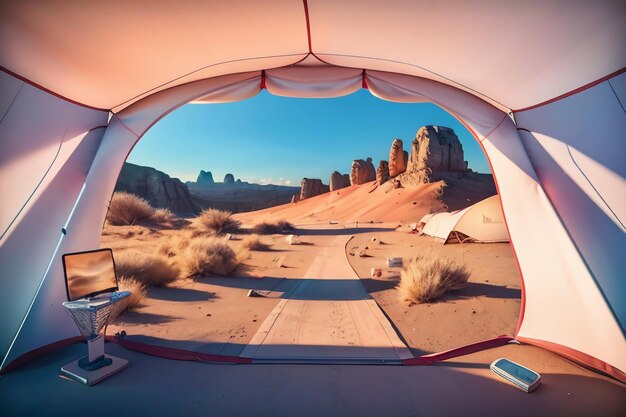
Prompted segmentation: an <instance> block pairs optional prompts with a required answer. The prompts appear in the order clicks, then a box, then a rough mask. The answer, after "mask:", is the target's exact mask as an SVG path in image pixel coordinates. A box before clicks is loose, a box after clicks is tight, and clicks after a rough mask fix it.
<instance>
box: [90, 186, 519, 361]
mask: <svg viewBox="0 0 626 417" xmlns="http://www.w3.org/2000/svg"><path fill="white" fill-rule="evenodd" d="M441 187H442V184H441V183H432V184H424V185H421V186H418V187H414V188H400V189H394V188H392V187H389V186H382V187H377V186H376V185H375V183H367V184H363V185H359V186H352V187H348V188H345V189H341V190H339V191H336V192H333V193H328V194H324V195H320V196H316V197H313V198H310V199H307V200H304V201H301V202H299V203H297V204H286V205H282V206H277V207H274V208H271V209H266V210H261V211H258V212H251V213H241V214H238V215H236V218H238V219H239V220H241V221H242V222H243V223H244V227H250V226H252V225H254V224H255V223H257V222H259V221H261V220H276V219H288V220H289V221H292V222H293V223H294V224H295V225H296V227H298V228H299V230H298V232H297V233H299V234H300V237H299V239H300V241H301V242H302V243H304V244H301V245H289V244H288V243H287V241H286V239H285V236H284V235H271V236H264V237H263V238H262V239H263V240H264V241H265V243H268V244H269V245H270V249H269V250H267V251H251V252H250V256H249V258H248V259H247V260H246V261H245V265H244V268H243V269H242V270H239V271H238V272H237V274H236V276H234V277H204V278H200V279H195V280H192V279H184V280H178V281H176V282H174V283H172V284H170V285H168V286H167V287H163V288H150V289H149V293H148V297H147V298H146V300H145V302H144V303H143V305H142V306H141V307H140V308H138V309H136V310H134V311H130V312H126V313H125V314H123V315H122V316H121V317H120V318H118V320H117V321H116V322H115V323H113V324H111V325H110V326H109V332H112V333H116V332H121V331H122V330H124V331H125V332H126V333H127V335H128V337H132V338H134V339H135V340H140V341H145V342H150V343H156V344H164V345H167V346H173V347H178V348H185V349H190V350H197V351H201V352H206V353H220V354H229V355H239V354H241V353H242V352H243V351H244V350H245V349H246V346H247V345H248V344H250V343H251V341H252V340H253V339H254V340H255V341H256V342H258V341H259V340H262V339H259V337H258V335H257V334H258V333H259V332H261V333H263V331H269V329H270V328H271V325H272V324H271V323H269V324H266V327H267V326H270V327H269V328H268V329H266V330H263V328H262V325H263V323H264V322H265V321H266V320H267V319H268V317H270V316H272V314H273V313H272V312H273V311H274V310H275V309H276V308H277V307H279V304H280V303H281V302H282V301H281V300H284V299H286V298H288V297H289V295H290V294H291V292H293V291H294V290H295V288H296V287H297V286H298V285H301V284H302V283H301V282H300V281H302V280H301V279H302V278H304V279H307V278H322V275H321V274H319V271H317V270H316V271H313V270H312V269H311V267H312V265H314V264H315V263H316V262H317V263H320V262H321V263H323V264H332V265H339V264H342V263H345V264H346V265H349V266H350V267H351V269H352V271H349V272H337V274H336V275H342V274H343V276H341V277H340V276H334V278H347V277H348V275H351V274H352V273H354V276H355V277H360V278H361V284H362V285H363V287H364V288H365V290H366V291H367V292H368V293H369V295H370V296H371V297H373V299H374V300H375V302H376V303H377V305H376V308H377V309H378V308H381V309H382V310H383V311H384V314H386V316H387V318H388V320H389V322H390V323H391V325H392V326H393V327H394V328H395V331H396V332H397V336H398V337H399V338H400V339H401V340H402V342H403V343H404V344H405V345H406V346H408V347H409V348H410V349H411V350H412V352H413V353H414V354H422V353H432V352H438V351H441V350H445V349H449V348H453V347H457V346H460V345H463V344H467V343H471V342H475V341H479V340H483V339H488V338H492V337H495V336H498V335H501V334H513V333H514V331H515V325H516V323H517V317H518V314H519V308H520V303H519V298H520V296H521V293H520V279H519V274H518V271H517V267H516V263H515V260H514V257H513V254H512V251H511V248H510V245H509V244H463V245H458V244H448V245H445V246H444V245H442V244H441V243H440V242H436V241H434V240H433V239H432V238H429V237H420V236H416V235H414V234H410V233H409V229H408V228H407V227H406V226H407V224H408V223H411V222H415V221H416V219H419V218H420V217H421V216H422V215H423V214H425V213H428V212H431V211H436V210H441V209H443V208H444V205H443V203H442V202H441V199H440V196H441ZM464 193H465V194H466V195H467V196H469V197H471V198H474V197H473V195H472V194H471V193H469V194H468V193H467V192H466V190H464ZM190 228H191V229H193V228H194V225H193V222H189V221H183V220H181V221H179V222H178V223H177V224H176V225H175V226H174V227H173V228H171V229H168V228H154V227H146V226H117V227H115V226H110V225H107V226H106V228H105V230H104V233H103V237H102V242H101V245H102V246H103V247H111V248H113V249H114V251H115V253H120V252H123V251H127V250H139V251H143V252H146V253H150V252H154V251H155V250H156V248H157V247H158V246H159V244H160V243H162V242H165V241H167V240H168V239H171V238H172V237H174V236H175V235H176V234H177V233H181V232H182V231H183V230H186V229H190ZM245 233H246V231H245V230H244V231H243V232H242V234H240V235H234V237H233V239H235V240H231V241H229V244H230V245H231V246H232V247H233V248H235V249H237V248H238V247H239V245H240V244H241V243H240V242H241V240H240V239H241V238H243V237H245ZM337 237H345V239H344V240H341V242H339V240H337ZM373 238H376V239H378V240H379V241H382V242H383V243H382V244H370V242H371V240H372V239H373ZM346 242H347V243H346ZM365 246H368V247H369V249H367V250H366V251H365V252H366V254H367V257H360V256H358V253H359V252H361V251H362V249H363V248H364V247H365ZM329 248H330V252H328V249H329ZM329 254H330V255H329ZM337 254H340V257H339V258H337V257H336V255H337ZM351 254H353V255H351ZM418 254H419V255H427V256H444V257H448V258H453V259H457V260H459V261H461V262H462V263H463V264H465V265H466V266H467V267H468V268H469V270H470V271H471V272H472V275H471V278H470V283H469V285H468V286H467V288H465V289H463V290H460V291H456V292H453V293H450V295H448V296H446V297H445V298H444V299H443V300H441V301H440V302H437V303H430V304H421V305H409V304H408V303H407V302H404V301H400V300H398V295H397V290H396V289H395V286H396V284H397V279H394V278H393V277H391V279H385V278H384V277H383V278H381V279H372V278H371V274H370V270H371V268H381V267H384V266H385V259H386V257H388V256H400V257H403V258H406V259H408V258H411V257H413V256H415V255H418ZM331 255H332V256H331ZM346 259H347V262H346ZM329 268H331V269H330V270H332V267H329ZM336 270H337V271H342V270H341V269H336ZM396 272H397V271H396ZM316 274H317V275H316ZM311 275H315V276H311ZM327 275H328V274H327ZM331 275H332V274H331ZM392 275H393V274H392ZM395 275H397V273H396V274H395ZM250 289H255V290H260V291H262V292H263V295H264V297H247V293H248V291H249V290H250ZM337 291H338V292H341V289H338V290H337ZM346 291H347V290H346ZM325 297H326V298H327V299H328V295H326V296H325ZM332 297H335V298H336V299H335V302H340V301H346V300H345V299H342V298H341V297H342V294H334V295H332ZM332 297H331V298H330V299H331V300H332ZM320 301H321V300H320ZM298 308H299V307H298ZM316 308H318V307H316ZM343 308H345V306H344V307H343ZM280 309H282V305H281V306H280V308H279V310H280ZM287 311H288V310H286V312H285V313H284V314H286V315H288V313H287ZM298 311H299V310H298ZM316 311H317V310H316ZM320 311H321V310H320ZM294 314H296V315H298V314H301V315H302V316H303V318H302V320H305V318H306V317H305V316H306V314H304V313H298V312H296V313H294ZM308 314H313V313H312V312H309V313H308ZM324 314H326V313H320V317H323V315H324ZM336 314H337V315H336V316H328V317H326V319H321V318H320V321H321V322H323V320H327V321H328V320H335V319H336V320H343V319H345V320H348V322H349V323H348V324H347V325H346V326H344V327H345V328H344V329H338V330H337V331H338V332H340V333H342V334H344V335H345V333H346V332H347V333H350V332H351V331H353V330H354V329H356V327H354V328H353V326H355V325H352V324H350V323H356V322H358V320H359V319H357V320H356V321H354V318H353V317H352V316H353V314H352V313H350V312H348V313H346V315H347V316H346V317H347V318H345V317H343V316H341V314H343V313H336ZM298 320H299V319H298ZM309 322H310V320H309ZM294 323H296V324H295V325H296V326H300V325H301V324H298V322H297V320H296V321H295V322H294ZM289 325H290V324H285V326H289ZM281 331H282V330H281ZM284 331H288V330H284ZM354 331H355V332H356V333H358V330H354ZM255 335H257V337H256V338H255ZM298 338H299V336H298V335H295V336H293V339H294V340H297V339H298ZM318 338H319V340H320V341H321V340H322V339H323V336H322V335H320V336H319V337H318ZM305 339H306V338H305ZM305 339H302V340H305ZM278 340H284V338H282V339H281V338H279V339H278ZM306 340H307V343H308V344H309V345H311V344H315V341H314V340H312V339H310V338H309V339H306ZM329 340H331V341H332V343H335V344H338V345H341V343H343V342H342V341H341V340H340V339H336V340H335V339H333V338H332V337H331V339H329ZM329 343H331V342H329V341H327V342H326V344H327V345H328V344H329ZM332 343H331V344H332ZM346 343H348V342H346ZM350 343H352V344H353V345H355V344H357V345H358V344H359V343H361V342H359V341H354V340H353V341H351V342H350ZM368 343H369V342H368ZM368 343H365V342H363V345H364V346H365V347H367V346H370V344H371V343H374V342H371V343H370V344H368Z"/></svg>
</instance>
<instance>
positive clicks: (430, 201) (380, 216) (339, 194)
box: [236, 181, 445, 224]
mask: <svg viewBox="0 0 626 417" xmlns="http://www.w3.org/2000/svg"><path fill="white" fill-rule="evenodd" d="M442 186H443V181H439V182H435V183H431V184H424V185H420V186H417V187H412V188H398V189H394V188H393V187H391V184H383V185H382V186H380V187H378V186H377V185H376V183H375V182H369V183H366V184H361V185H353V186H351V187H347V188H343V189H341V190H337V191H332V192H330V193H326V194H321V195H318V196H315V197H311V198H308V199H306V200H303V201H300V202H298V203H290V204H283V205H281V206H276V207H272V208H269V209H265V210H259V211H255V212H251V213H241V214H237V215H236V217H237V218H238V219H239V220H241V221H243V222H256V221H260V220H273V219H287V220H289V221H291V222H293V223H299V224H307V223H318V222H320V221H330V220H336V221H340V222H343V223H352V222H357V221H358V222H414V221H417V220H419V219H420V218H421V217H422V216H423V215H424V214H426V213H430V212H431V211H440V210H443V209H444V208H445V207H444V205H443V203H442V202H441V201H440V199H439V198H438V193H439V192H440V190H441V187H442Z"/></svg>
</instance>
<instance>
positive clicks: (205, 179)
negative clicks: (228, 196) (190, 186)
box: [196, 170, 215, 185]
mask: <svg viewBox="0 0 626 417" xmlns="http://www.w3.org/2000/svg"><path fill="white" fill-rule="evenodd" d="M196 182H197V183H198V184H210V185H213V184H215V181H214V180H213V174H211V171H204V170H201V171H200V174H198V179H197V180H196Z"/></svg>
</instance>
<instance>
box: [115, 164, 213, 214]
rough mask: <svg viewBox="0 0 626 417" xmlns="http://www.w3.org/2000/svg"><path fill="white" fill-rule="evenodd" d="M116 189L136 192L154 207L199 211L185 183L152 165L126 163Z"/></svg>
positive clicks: (179, 210)
mask: <svg viewBox="0 0 626 417" xmlns="http://www.w3.org/2000/svg"><path fill="white" fill-rule="evenodd" d="M209 174H210V173H209ZM115 191H126V192H128V193H132V194H135V195H137V196H139V197H141V198H143V199H145V200H147V201H148V202H149V203H150V205H152V206H153V207H156V208H168V209H170V210H172V211H173V212H174V213H176V214H180V215H183V214H195V213H197V212H198V207H197V205H196V203H195V202H194V200H193V199H192V198H191V194H189V190H188V189H187V186H186V185H185V184H183V183H182V182H181V181H180V180H179V179H178V178H171V177H170V176H169V175H167V174H166V173H164V172H161V171H157V170H156V169H154V168H151V167H144V166H140V165H135V164H130V163H128V162H126V163H124V166H123V167H122V171H121V172H120V176H119V177H118V179H117V184H116V185H115Z"/></svg>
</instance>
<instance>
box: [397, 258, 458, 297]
mask: <svg viewBox="0 0 626 417" xmlns="http://www.w3.org/2000/svg"><path fill="white" fill-rule="evenodd" d="M469 277H470V273H469V271H467V269H466V268H465V266H464V265H462V264H460V263H458V262H456V261H453V260H450V259H441V258H432V257H429V258H423V257H418V258H415V259H411V260H410V261H409V262H408V263H407V264H406V265H405V266H404V267H403V268H402V271H401V272H400V283H399V284H398V290H399V293H400V300H401V301H411V302H415V303H424V302H429V301H433V300H436V299H438V298H440V297H441V296H442V295H444V294H445V293H446V292H448V291H452V290H456V289H460V288H462V287H464V286H465V284H466V283H467V280H468V279H469Z"/></svg>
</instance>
